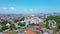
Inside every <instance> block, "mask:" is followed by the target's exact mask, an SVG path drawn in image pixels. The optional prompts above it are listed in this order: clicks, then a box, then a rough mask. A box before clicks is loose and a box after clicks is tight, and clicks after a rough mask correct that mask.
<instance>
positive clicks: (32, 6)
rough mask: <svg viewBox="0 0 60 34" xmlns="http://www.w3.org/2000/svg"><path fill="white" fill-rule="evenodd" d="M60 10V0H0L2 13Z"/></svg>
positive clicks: (0, 11)
mask: <svg viewBox="0 0 60 34" xmlns="http://www.w3.org/2000/svg"><path fill="white" fill-rule="evenodd" d="M53 12H58V13H59V12H60V0H0V13H2V14H12V13H14V14H20V13H28V14H31V13H53Z"/></svg>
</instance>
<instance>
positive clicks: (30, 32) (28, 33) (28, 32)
mask: <svg viewBox="0 0 60 34" xmlns="http://www.w3.org/2000/svg"><path fill="white" fill-rule="evenodd" d="M26 34H35V33H34V32H32V31H30V30H27V31H26Z"/></svg>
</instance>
